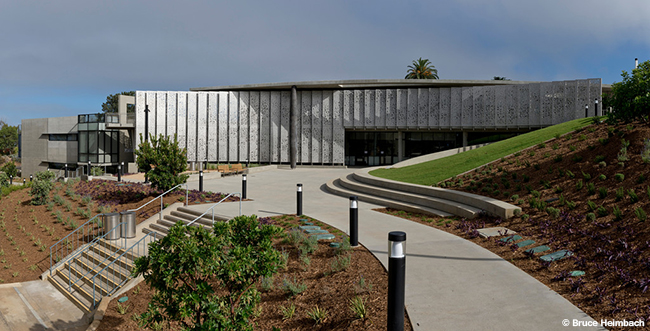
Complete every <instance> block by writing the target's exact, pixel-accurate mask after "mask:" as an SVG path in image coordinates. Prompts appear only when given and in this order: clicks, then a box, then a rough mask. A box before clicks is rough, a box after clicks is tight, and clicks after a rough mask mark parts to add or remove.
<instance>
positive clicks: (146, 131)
mask: <svg viewBox="0 0 650 331" xmlns="http://www.w3.org/2000/svg"><path fill="white" fill-rule="evenodd" d="M149 112H150V110H149V105H144V141H149Z"/></svg>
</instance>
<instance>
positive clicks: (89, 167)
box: [87, 160, 92, 176]
mask: <svg viewBox="0 0 650 331" xmlns="http://www.w3.org/2000/svg"><path fill="white" fill-rule="evenodd" d="M91 168H92V165H91V164H90V160H88V173H87V175H88V176H90V169H91Z"/></svg>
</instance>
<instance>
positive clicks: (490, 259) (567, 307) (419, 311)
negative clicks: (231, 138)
mask: <svg viewBox="0 0 650 331" xmlns="http://www.w3.org/2000/svg"><path fill="white" fill-rule="evenodd" d="M351 172H353V171H352V170H350V169H328V168H318V169H316V168H299V169H295V170H289V169H277V170H271V171H267V172H259V173H255V174H250V175H248V190H247V191H248V198H249V199H253V200H254V201H248V202H243V203H242V210H243V214H256V215H258V216H273V215H281V214H295V213H296V184H297V183H302V184H303V213H304V214H305V215H309V216H311V217H314V218H316V219H318V220H321V221H323V222H326V223H328V224H330V225H332V226H335V227H337V228H339V229H341V230H342V231H345V232H346V233H347V232H348V223H349V202H348V199H346V198H343V197H339V196H336V195H332V194H329V193H327V192H326V190H325V189H324V184H325V183H326V182H327V181H329V180H331V179H332V178H336V177H341V176H343V175H345V174H347V173H351ZM241 183H242V181H241V176H229V177H224V178H220V179H214V180H207V181H205V182H204V189H205V190H206V191H208V190H209V191H213V192H241ZM189 186H190V189H198V183H197V182H193V183H189ZM191 207H192V208H196V209H198V210H205V209H206V207H205V206H198V205H195V206H191ZM238 207H239V204H237V203H228V204H224V205H221V206H219V207H217V209H216V213H218V214H222V215H227V216H233V215H237V213H238ZM379 207H381V206H377V205H371V204H367V203H362V202H360V203H359V242H360V243H362V244H363V245H364V246H366V247H367V248H368V249H369V250H371V251H372V252H373V253H374V254H375V255H376V256H377V258H378V259H379V260H380V261H381V262H382V263H383V264H384V266H387V265H388V256H387V245H388V244H387V241H388V232H390V231H395V230H399V231H404V232H406V233H407V244H406V253H407V254H406V255H407V262H406V268H407V271H406V298H405V302H406V308H407V311H408V314H409V316H410V318H411V322H412V324H413V327H414V329H415V330H566V329H571V330H574V329H576V328H574V327H564V326H563V325H562V322H563V320H564V319H568V320H569V321H570V322H571V323H572V321H573V320H574V319H575V320H580V321H593V319H591V318H590V317H589V316H588V315H587V314H585V313H584V312H582V311H581V310H580V309H578V308H577V307H575V306H574V305H573V304H571V303H570V302H569V301H567V300H566V299H564V298H563V297H562V296H560V295H558V294H557V293H555V292H554V291H552V290H550V289H549V288H548V287H546V286H545V285H544V284H542V283H540V282H539V281H537V280H536V279H535V278H533V277H531V276H529V275H528V274H526V273H524V272H523V271H521V270H519V269H518V268H516V267H515V266H513V265H512V264H510V263H509V262H507V261H505V260H503V259H501V258H500V257H499V256H497V255H495V254H493V253H491V252H489V251H487V250H485V249H483V248H482V247H480V246H478V245H476V244H474V243H472V242H470V241H466V240H464V239H461V238H459V237H456V236H454V235H451V234H448V233H446V232H443V231H440V230H437V229H435V228H432V227H428V226H424V225H421V224H419V223H415V222H410V221H408V220H404V219H401V218H397V217H393V216H390V215H386V214H382V213H378V212H375V211H372V210H371V209H373V208H379ZM375 286H381V285H380V284H376V285H375ZM384 286H385V285H384ZM577 329H581V328H577ZM585 329H598V328H585Z"/></svg>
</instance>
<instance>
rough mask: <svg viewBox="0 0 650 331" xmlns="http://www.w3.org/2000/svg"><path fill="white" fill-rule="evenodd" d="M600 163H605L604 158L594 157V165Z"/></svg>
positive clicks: (600, 156) (601, 156)
mask: <svg viewBox="0 0 650 331" xmlns="http://www.w3.org/2000/svg"><path fill="white" fill-rule="evenodd" d="M601 161H605V157H604V156H603V155H596V158H595V159H594V163H598V162H601Z"/></svg>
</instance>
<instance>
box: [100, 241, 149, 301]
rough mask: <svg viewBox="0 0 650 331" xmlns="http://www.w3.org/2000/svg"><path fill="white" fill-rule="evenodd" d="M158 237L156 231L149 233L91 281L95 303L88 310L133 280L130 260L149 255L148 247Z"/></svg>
mask: <svg viewBox="0 0 650 331" xmlns="http://www.w3.org/2000/svg"><path fill="white" fill-rule="evenodd" d="M157 236H159V234H158V233H156V232H154V231H152V232H149V233H147V234H146V235H145V236H144V237H142V238H141V239H140V240H138V241H137V242H136V243H135V244H133V245H132V246H131V247H130V248H129V249H127V250H125V251H124V252H123V253H122V254H121V255H120V256H118V257H116V258H115V259H114V260H113V261H112V262H111V263H109V264H108V265H106V267H104V269H102V270H100V271H99V272H97V274H95V275H94V276H93V277H92V278H91V279H90V281H91V283H92V284H93V301H92V302H91V303H90V307H88V308H90V309H92V308H93V307H94V306H95V305H96V304H97V303H98V302H99V301H100V300H101V298H102V296H108V295H111V294H113V292H115V291H116V290H117V289H119V288H121V287H122V285H124V284H125V283H126V282H127V281H128V280H129V279H131V274H130V270H129V269H128V267H127V266H128V263H129V260H135V258H136V257H142V256H146V255H148V254H149V249H148V245H149V244H150V243H151V242H153V241H155V240H156V238H157ZM136 250H137V252H136ZM116 264H117V266H121V267H122V268H123V269H124V270H125V271H126V272H127V273H126V274H125V276H126V277H122V275H121V273H120V271H119V270H118V269H117V268H116V266H115V265H116ZM109 268H110V269H109ZM98 277H99V278H98ZM118 282H119V283H118ZM102 285H103V286H102Z"/></svg>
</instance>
